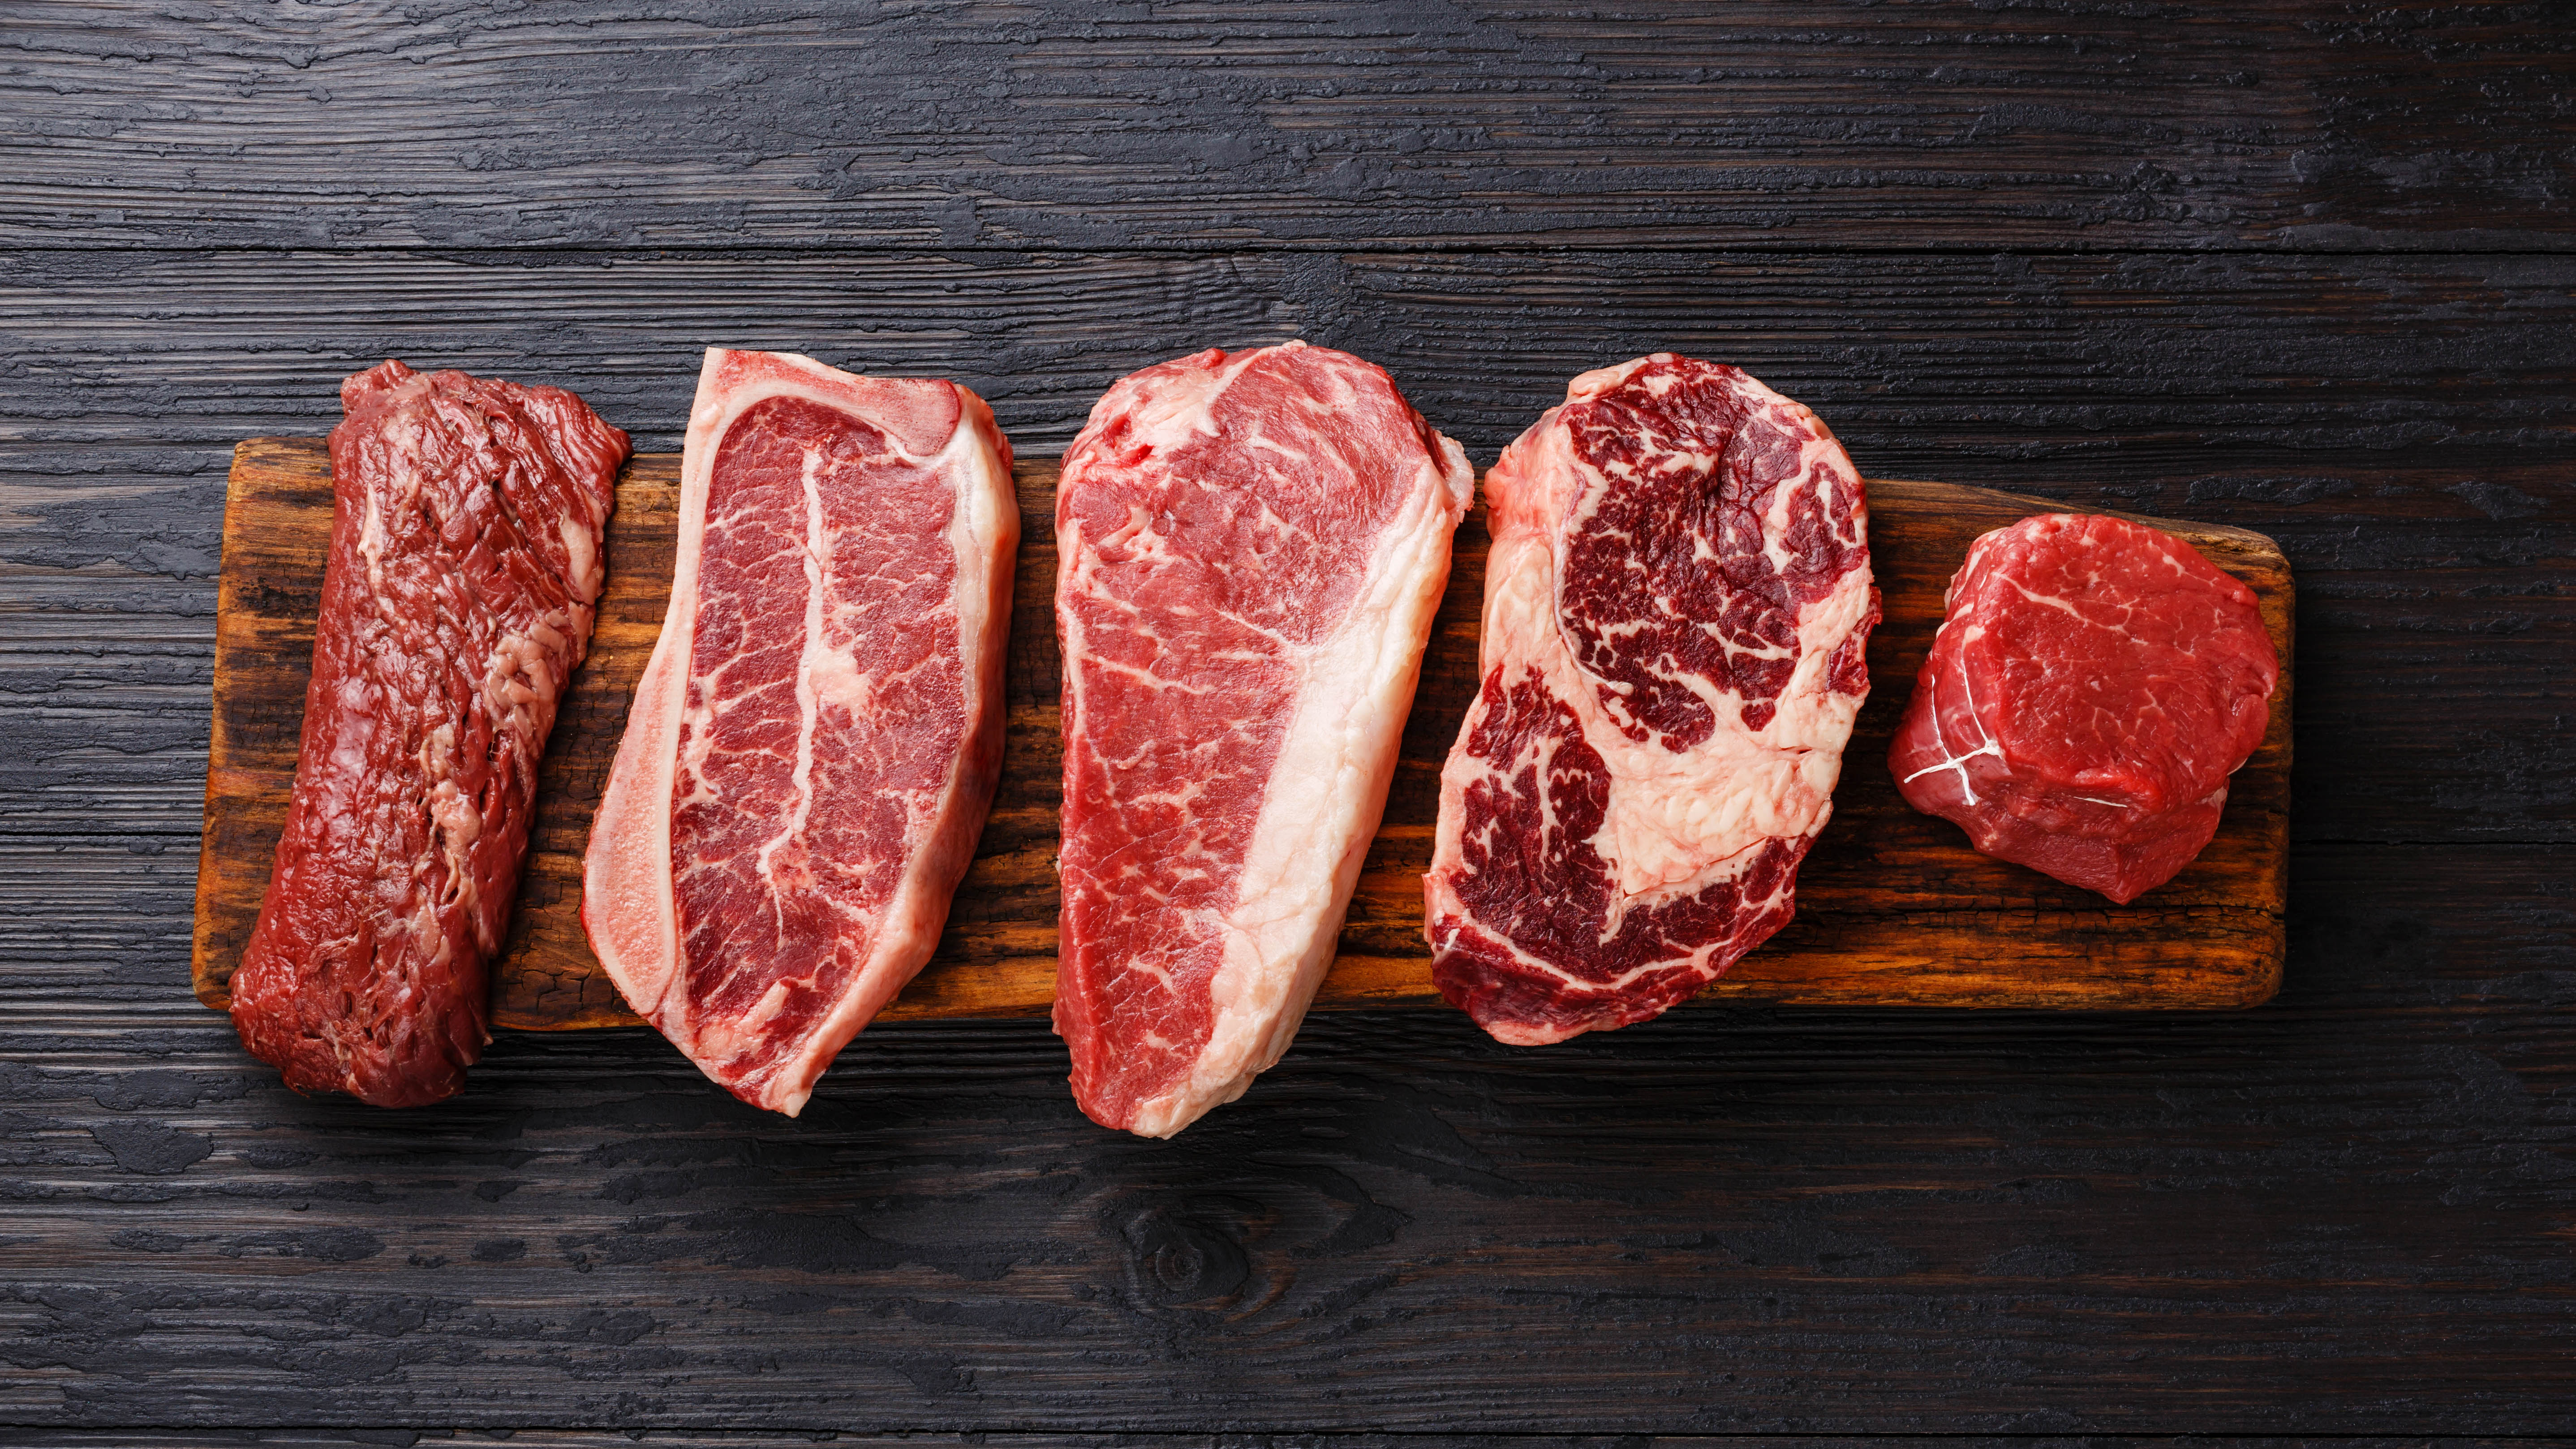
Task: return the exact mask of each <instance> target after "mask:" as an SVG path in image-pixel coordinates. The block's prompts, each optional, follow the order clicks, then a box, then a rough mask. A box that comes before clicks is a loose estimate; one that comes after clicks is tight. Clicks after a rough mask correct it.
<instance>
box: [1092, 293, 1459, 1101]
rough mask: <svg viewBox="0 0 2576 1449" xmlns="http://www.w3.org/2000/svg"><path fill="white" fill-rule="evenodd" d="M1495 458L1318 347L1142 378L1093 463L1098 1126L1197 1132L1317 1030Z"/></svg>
mask: <svg viewBox="0 0 2576 1449" xmlns="http://www.w3.org/2000/svg"><path fill="white" fill-rule="evenodd" d="M1474 477H1475V475H1474V473H1473V472H1472V471H1471V470H1470V469H1469V468H1468V466H1467V460H1466V455H1465V454H1464V453H1462V452H1461V451H1459V448H1458V445H1457V444H1455V443H1452V442H1450V441H1449V440H1448V439H1446V438H1443V437H1441V436H1440V435H1439V434H1438V433H1435V432H1433V431H1432V430H1431V428H1430V427H1429V426H1428V425H1427V424H1425V423H1424V422H1423V421H1422V418H1421V417H1420V416H1419V415H1418V414H1416V413H1415V412H1414V410H1413V409H1412V408H1411V407H1410V406H1408V405H1407V404H1406V403H1405V401H1404V399H1403V397H1402V396H1400V395H1399V394H1398V393H1397V392H1396V389H1395V384H1394V382H1393V381H1392V380H1391V379H1389V378H1388V377H1387V375H1386V374H1385V373H1384V372H1381V371H1379V370H1378V369H1377V368H1375V367H1372V366H1370V365H1369V364H1368V363H1366V362H1363V361H1361V360H1360V359H1358V358H1356V357H1352V356H1350V355H1349V354H1347V353H1342V352H1334V351H1331V350H1329V349H1326V348H1320V347H1308V346H1305V345H1304V344H1302V343H1295V342H1291V343H1288V344H1286V345H1284V346H1280V347H1270V348H1262V349H1259V350H1257V351H1248V352H1237V353H1233V354H1228V353H1225V352H1220V351H1215V350H1210V351H1207V352H1202V353H1200V354H1198V355H1196V356H1194V357H1185V358H1182V359H1180V360H1178V361H1175V362H1167V363H1163V364H1161V365H1159V366H1156V367H1149V368H1146V369H1145V370H1144V371H1142V372H1138V373H1135V374H1133V375H1131V376H1129V377H1126V378H1124V379H1122V380H1120V381H1119V382H1118V383H1117V384H1116V385H1114V386H1112V387H1111V388H1110V389H1109V391H1108V393H1107V394H1105V395H1104V396H1103V397H1102V398H1101V399H1100V402H1099V404H1098V405H1097V406H1095V407H1094V408H1093V409H1092V412H1091V420H1090V422H1089V423H1088V424H1087V425H1086V426H1085V427H1084V428H1083V430H1082V434H1081V436H1080V437H1078V438H1077V439H1075V440H1074V444H1073V447H1072V448H1071V449H1070V450H1069V451H1068V452H1067V453H1066V454H1065V458H1064V477H1063V482H1062V484H1061V486H1060V488H1059V491H1058V493H1057V495H1056V538H1057V545H1058V548H1059V550H1060V553H1059V559H1060V562H1059V565H1058V567H1059V572H1058V574H1057V579H1056V625H1057V628H1058V630H1059V632H1060V633H1061V634H1062V636H1063V640H1064V838H1063V850H1062V854H1061V861H1060V868H1061V872H1062V876H1063V883H1064V906H1063V926H1062V933H1061V942H1060V945H1059V947H1058V955H1057V986H1056V1002H1055V1026H1056V1031H1057V1032H1058V1033H1059V1034H1060V1035H1062V1036H1063V1037H1064V1039H1065V1044H1066V1046H1067V1047H1068V1048H1070V1050H1071V1052H1072V1058H1073V1076H1072V1080H1073V1092H1074V1099H1075V1101H1077V1102H1078V1103H1080V1105H1081V1107H1082V1110H1083V1111H1084V1112H1086V1113H1088V1114H1089V1115H1090V1116H1091V1118H1092V1119H1093V1120H1094V1121H1097V1122H1100V1123H1102V1124H1104V1125H1107V1126H1113V1127H1122V1128H1126V1129H1128V1130H1130V1131H1134V1132H1137V1133H1141V1134H1144V1135H1147V1136H1155V1137H1167V1136H1170V1135H1171V1134H1172V1133H1174V1132H1178V1131H1180V1130H1181V1129H1182V1128H1183V1127H1186V1126H1188V1125H1189V1124H1190V1123H1191V1122H1193V1121H1195V1120H1197V1118H1198V1117H1199V1116H1200V1114H1202V1113H1204V1112H1206V1111H1207V1110H1208V1109H1210V1108H1212V1107H1215V1106H1217V1105H1219V1104H1221V1103H1224V1102H1229V1101H1232V1100H1233V1099H1234V1098H1235V1097H1237V1096H1239V1095H1241V1094H1242V1092H1243V1091H1244V1089H1245V1088H1246V1087H1247V1086H1249V1085H1250V1084H1251V1082H1252V1079H1253V1077H1254V1076H1255V1075H1256V1074H1258V1073H1260V1072H1262V1071H1264V1070H1266V1069H1267V1068H1268V1067H1269V1066H1270V1065H1271V1064H1272V1063H1273V1062H1276V1061H1277V1060H1278V1059H1279V1055H1280V1053H1281V1052H1283V1051H1285V1050H1286V1049H1287V1047H1288V1043H1289V1041H1290V1039H1291V1038H1292V1037H1293V1036H1294V1035H1295V1034H1296V1031H1297V1025H1298V1022H1299V1021H1300V1020H1302V1019H1303V1018H1304V1016H1305V1013H1306V1007H1307V1005H1308V1004H1309V1003H1310V1002H1311V1001H1312V1000H1313V999H1314V995H1315V988H1316V987H1317V986H1318V985H1319V984H1321V982H1322V980H1323V976H1324V970H1325V968H1326V967H1327V966H1328V965H1330V964H1331V962H1332V959H1333V947H1334V942H1335V939H1336V937H1337V934H1338V932H1339V930H1340V927H1341V920H1342V913H1343V910H1344V908H1345V907H1346V906H1348V904H1349V902H1350V896H1351V890H1352V887H1353V886H1354V884H1356V882H1357V880H1358V877H1359V869H1360V863H1361V861H1362V859H1363V858H1364V857H1365V856H1366V854H1367V851H1368V844H1369V840H1370V838H1371V837H1372V836H1373V835H1374V834H1375V833H1376V830H1377V822H1378V816H1379V813H1380V811H1381V810H1383V809H1384V807H1385V803H1386V789H1387V782H1388V781H1389V779H1390V778H1391V777H1392V776H1393V773H1394V770H1395V759H1396V748H1397V746H1398V744H1399V743H1400V742H1401V739H1402V736H1403V732H1404V719H1405V714H1406V711H1407V710H1408V709H1409V707H1410V706H1411V704H1412V700H1413V686H1414V681H1415V679H1416V677H1417V675H1418V674H1419V672H1420V669H1421V661H1422V649H1423V645H1424V643H1425V641H1426V640H1427V639H1428V638H1429V636H1430V631H1431V619H1432V614H1433V612H1434V610H1435V609H1436V608H1437V607H1438V605H1439V602H1440V594H1441V589H1442V587H1443V585H1444V584H1445V583H1446V582H1447V580H1448V576H1449V542H1450V535H1451V533H1452V532H1454V531H1455V530H1456V528H1457V525H1458V521H1459V519H1460V518H1461V517H1462V516H1463V515H1464V514H1465V513H1466V510H1467V503H1468V499H1469V496H1470V494H1471V491H1472V489H1473V486H1474Z"/></svg>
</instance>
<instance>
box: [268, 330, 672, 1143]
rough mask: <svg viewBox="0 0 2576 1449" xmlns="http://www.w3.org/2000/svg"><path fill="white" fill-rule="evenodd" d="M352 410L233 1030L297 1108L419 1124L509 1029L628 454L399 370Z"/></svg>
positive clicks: (568, 423) (561, 395)
mask: <svg viewBox="0 0 2576 1449" xmlns="http://www.w3.org/2000/svg"><path fill="white" fill-rule="evenodd" d="M340 404H341V407H342V408H343V410H344V416H343V417H342V419H341V422H340V425H339V426H338V427H336V428H333V429H332V430H331V493H332V499H333V506H332V511H331V552H330V557H329V560H328V562H327V563H326V565H325V566H324V571H323V578H322V600H321V609H320V615H319V619H318V621H317V625H316V628H315V631H314V638H313V682H312V685H311V686H310V687H309V688H308V689H307V691H306V692H305V696H304V736H303V743H302V746H301V749H300V751H299V753H298V754H297V756H296V762H295V794H294V796H293V798H292V800H291V801H290V803H289V804H288V806H287V811H286V828H285V833H284V834H283V835H282V836H281V837H280V838H279V840H278V843H277V866H276V870H275V872H274V873H273V874H272V875H271V876H270V877H269V884H268V895H267V897H266V899H264V900H263V901H262V902H261V903H260V908H259V924H258V925H257V926H255V927H254V928H253V929H252V931H251V937H250V944H249V946H248V947H247V948H246V949H245V950H244V951H243V953H242V959H241V965H240V968H239V969H238V970H236V971H235V972H234V973H233V977H232V987H231V990H232V1008H233V1025H234V1026H235V1027H236V1028H238V1029H239V1030H240V1032H241V1038H242V1044H243V1045H244V1046H246V1047H248V1048H250V1050H251V1053H252V1054H253V1055H255V1056H257V1057H259V1058H260V1059H261V1060H262V1061H266V1062H270V1063H272V1064H274V1065H276V1066H277V1067H278V1068H279V1069H280V1070H282V1071H283V1072H284V1073H285V1074H286V1084H287V1085H288V1086H290V1087H293V1088H294V1089H295V1090H297V1091H299V1092H347V1093H349V1094H350V1095H351V1096H354V1097H357V1098H358V1099H359V1100H361V1101H365V1102H372V1103H374V1104H375V1105H377V1106H379V1107H412V1106H418V1105H420V1104H422V1103H425V1102H435V1101H438V1100H439V1099H440V1098H443V1097H448V1096H453V1095H454V1094H455V1093H456V1092H457V1091H458V1090H460V1089H461V1088H463V1087H464V1085H465V1069H466V1068H467V1067H469V1066H472V1065H473V1064H474V1059H475V1058H476V1057H477V1056H480V1055H481V1054H482V1051H483V1043H484V1042H485V1041H487V1040H489V1039H490V1036H491V1033H490V1030H489V1027H490V1021H491V1014H490V1013H491V1002H490V997H491V991H490V982H489V978H488V976H487V974H486V971H485V965H486V961H487V959H488V958H489V957H490V956H491V954H492V953H493V952H494V951H496V950H498V949H500V945H501V934H502V930H503V928H504V927H506V926H507V925H508V924H509V920H510V901H511V898H512V897H513V896H515V895H516V894H517V893H518V889H519V866H520V864H521V862H522V861H523V860H525V858H526V856H527V848H528V824H529V808H530V803H531V802H532V801H533V799H534V798H535V795H536V788H537V762H538V760H539V758H540V757H541V756H543V754H544V753H545V748H546V735H547V734H548V732H550V731H551V730H553V728H554V723H555V704H556V701H557V700H558V698H559V697H560V696H561V695H562V692H563V688H564V684H565V682H566V681H567V680H569V679H570V678H571V677H572V672H573V669H574V667H575V666H576V665H578V664H580V663H581V656H582V652H583V651H584V650H585V649H587V648H588V647H589V644H590V623H591V613H592V606H593V604H594V603H595V602H596V601H597V599H598V598H599V586H600V531H601V529H602V528H603V527H604V526H605V525H606V523H607V521H608V511H609V508H610V507H611V506H612V504H613V503H614V502H615V498H616V484H617V469H618V465H619V464H621V463H623V462H625V461H626V455H627V443H626V435H625V434H624V433H621V432H619V431H618V430H617V429H615V428H612V427H610V426H608V425H607V424H606V423H603V422H601V421H600V420H599V418H598V416H597V415H596V414H594V413H593V412H591V410H590V409H589V408H587V407H585V406H583V405H582V401H581V399H579V398H577V397H574V396H573V395H572V394H571V393H568V392H563V391H560V390H558V389H556V388H551V387H521V386H519V385H518V384H516V383H509V382H500V381H496V380H493V379H489V378H478V377H468V376H467V375H465V374H464V373H461V372H440V373H433V374H431V375H429V376H427V377H423V376H421V375H420V374H418V373H415V372H413V371H412V370H411V369H410V368H408V367H405V366H403V365H402V364H401V363H399V362H388V363H385V364H383V365H381V366H379V367H375V368H371V369H369V370H368V371H366V372H362V373H359V374H358V375H357V376H355V377H352V378H350V379H349V380H348V381H347V382H345V383H342V384H341V386H340Z"/></svg>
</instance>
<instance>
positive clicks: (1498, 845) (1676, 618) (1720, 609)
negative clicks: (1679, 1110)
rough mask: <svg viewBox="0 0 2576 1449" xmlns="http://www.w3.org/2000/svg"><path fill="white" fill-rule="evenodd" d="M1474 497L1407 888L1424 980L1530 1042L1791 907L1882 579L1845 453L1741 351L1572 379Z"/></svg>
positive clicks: (1576, 1028) (1646, 1001)
mask: <svg viewBox="0 0 2576 1449" xmlns="http://www.w3.org/2000/svg"><path fill="white" fill-rule="evenodd" d="M1485 500H1486V504H1487V506H1488V507H1489V509H1490V510H1491V517H1492V525H1493V538H1494V542H1493V549H1492V552H1491V553H1490V554H1489V555H1488V558H1487V562H1486V567H1485V616H1484V640H1483V673H1484V685H1483V689H1482V691H1481V693H1480V694H1479V696H1478V698H1477V700H1476V702H1475V704H1474V705H1473V706H1471V707H1470V709H1469V710H1468V714H1467V719H1466V722H1465V726H1464V727H1463V728H1462V729H1461V731H1460V733H1459V736H1458V743H1457V745H1456V747H1455V748H1454V749H1452V750H1451V751H1450V755H1449V761H1448V764H1447V765H1446V767H1444V768H1443V769H1442V771H1441V775H1440V822H1439V827H1438V831H1437V834H1436V835H1435V837H1434V843H1433V856H1432V864H1431V871H1430V873H1429V875H1428V876H1426V877H1425V880H1424V892H1425V901H1424V904H1425V907H1426V914H1427V922H1426V924H1427V930H1428V934H1429V935H1430V938H1431V948H1432V977H1433V980H1434V981H1436V982H1437V983H1438V985H1439V987H1440V991H1441V994H1442V995H1443V996H1446V997H1447V998H1448V999H1449V1000H1450V1001H1451V1002H1453V1003H1455V1004H1457V1005H1458V1006H1460V1007H1462V1008H1464V1009H1465V1010H1466V1011H1467V1013H1468V1014H1469V1015H1471V1016H1473V1017H1474V1018H1475V1019H1476V1022H1477V1024H1478V1025H1480V1026H1482V1027H1484V1028H1485V1029H1486V1030H1487V1031H1488V1032H1491V1033H1492V1034H1493V1035H1494V1037H1495V1038H1496V1039H1498V1040H1500V1041H1504V1042H1509V1043H1512V1044H1514V1045H1524V1046H1525V1045H1536V1044H1540V1043H1545V1042H1554V1041H1562V1040H1564V1039H1565V1038H1567V1037H1570V1036H1574V1035H1576V1034H1578V1033H1581V1032H1587V1031H1599V1030H1604V1029H1606V1028H1610V1027H1617V1026H1625V1025H1628V1024H1629V1023H1631V1022H1637V1021H1643V1020H1645V1019H1647V1018H1648V1017H1652V1016H1655V1015H1658V1014H1660V1013H1661V1012H1663V1011H1664V1010H1666V1009H1667V1008H1669V1007H1671V1006H1672V1005H1673V1004H1674V1003H1676V1002H1679V1001H1681V1000H1682V999H1684V998H1685V997H1688V996H1690V995H1691V994H1692V993H1694V992H1696V991H1698V990H1699V989H1700V988H1701V987H1703V986H1705V985H1707V984H1708V983H1709V982H1710V981H1712V980H1714V979H1716V977H1717V976H1718V975H1719V973H1721V972H1723V971H1724V970H1725V969H1726V968H1727V967H1728V966H1730V965H1732V964H1733V963H1734V962H1735V960H1736V959H1737V958H1738V957H1740V956H1742V955H1743V954H1744V953H1745V952H1746V951H1749V950H1751V949H1752V948H1754V947H1755V946H1757V945H1760V944H1761V943H1762V942H1763V941H1764V940H1765V939H1767V938H1768V937H1770V935H1771V934H1772V933H1773V932H1775V931H1777V930H1779V929H1780V927H1782V926H1783V925H1786V924H1787V923H1788V921H1789V918H1790V915H1791V913H1792V912H1793V911H1794V909H1795V899H1796V897H1795V890H1796V885H1797V875H1798V864H1799V862H1800V861H1801V860H1802V859H1804V858H1805V856H1806V853H1807V848H1808V846H1809V845H1810V844H1811V843H1812V842H1813V841H1814V840H1815V838H1816V834H1817V832H1818V831H1820V830H1822V829H1823V828H1824V825H1825V822H1826V820H1827V819H1828V818H1830V816H1831V815H1832V812H1833V804H1832V795H1833V788H1834V782H1835V780H1836V778H1837V777H1838V776H1839V774H1840V772H1841V768H1842V751H1843V746H1844V744H1845V743H1846V742H1847V741H1848V740H1849V739H1850V738H1851V729H1852V720H1853V717H1854V716H1855V715H1856V714H1858V713H1859V710H1860V706H1861V702H1862V701H1863V700H1864V699H1866V698H1867V697H1868V695H1869V671H1868V667H1867V665H1866V663H1865V662H1864V659H1863V651H1864V649H1865V647H1866V645H1867V643H1868V639H1869V631H1870V628H1871V626H1872V625H1874V624H1875V623H1877V621H1878V591H1877V589H1876V588H1875V587H1873V586H1872V584H1871V580H1870V564H1869V510H1868V504H1867V500H1866V499H1865V497H1864V496H1863V492H1862V484H1861V478H1860V474H1859V473H1858V472H1857V471H1855V470H1854V469H1853V467H1852V464H1851V459H1850V458H1849V457H1847V456H1845V455H1844V453H1843V450H1842V447H1841V446H1840V445H1839V444H1837V443H1836V442H1835V441H1834V438H1833V434H1831V433H1830V432H1828V431H1826V429H1825V425H1824V424H1823V423H1822V422H1820V421H1818V420H1817V418H1816V415H1815V414H1813V413H1811V412H1809V411H1808V410H1807V409H1806V408H1804V407H1802V406H1800V405H1799V404H1797V403H1795V402H1792V401H1791V400H1789V399H1788V398H1785V397H1782V396H1781V395H1780V394H1778V393H1776V392H1773V391H1772V390H1771V389H1769V388H1767V387H1764V386H1763V385H1762V384H1761V383H1759V382H1756V381H1755V380H1753V379H1752V378H1751V377H1748V376H1746V375H1745V374H1744V373H1743V372H1741V371H1739V370H1737V369H1735V368H1732V367H1722V366H1718V365H1716V364H1714V363H1707V362H1700V361H1697V360H1695V359H1692V358H1687V357H1676V356H1674V355H1673V354H1671V353H1657V354H1655V355H1654V356H1652V357H1644V358H1639V359H1638V360H1636V361H1634V362H1630V363H1625V364H1623V365H1621V366H1618V367H1612V368H1604V369H1602V370H1601V371H1598V372H1590V373H1586V374H1584V375H1583V376H1581V377H1578V378H1576V379H1574V381H1573V383H1572V384H1571V385H1570V386H1569V387H1568V388H1567V389H1566V400H1565V402H1564V404H1563V405H1562V406H1560V407H1556V408H1553V409H1550V410H1549V411H1548V412H1547V414H1546V415H1545V416H1543V417H1541V418H1540V419H1539V420H1538V422H1537V423H1536V424H1534V425H1533V426H1532V427H1531V428H1530V430H1529V431H1528V432H1526V433H1523V434H1522V435H1521V436H1520V438H1519V440H1518V441H1516V442H1514V443H1513V444H1512V445H1511V447H1509V448H1507V449H1505V450H1504V452H1503V456H1502V459H1501V461H1499V462H1497V463H1496V464H1495V465H1494V468H1493V471H1492V472H1491V473H1489V474H1488V475H1486V479H1485Z"/></svg>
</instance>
